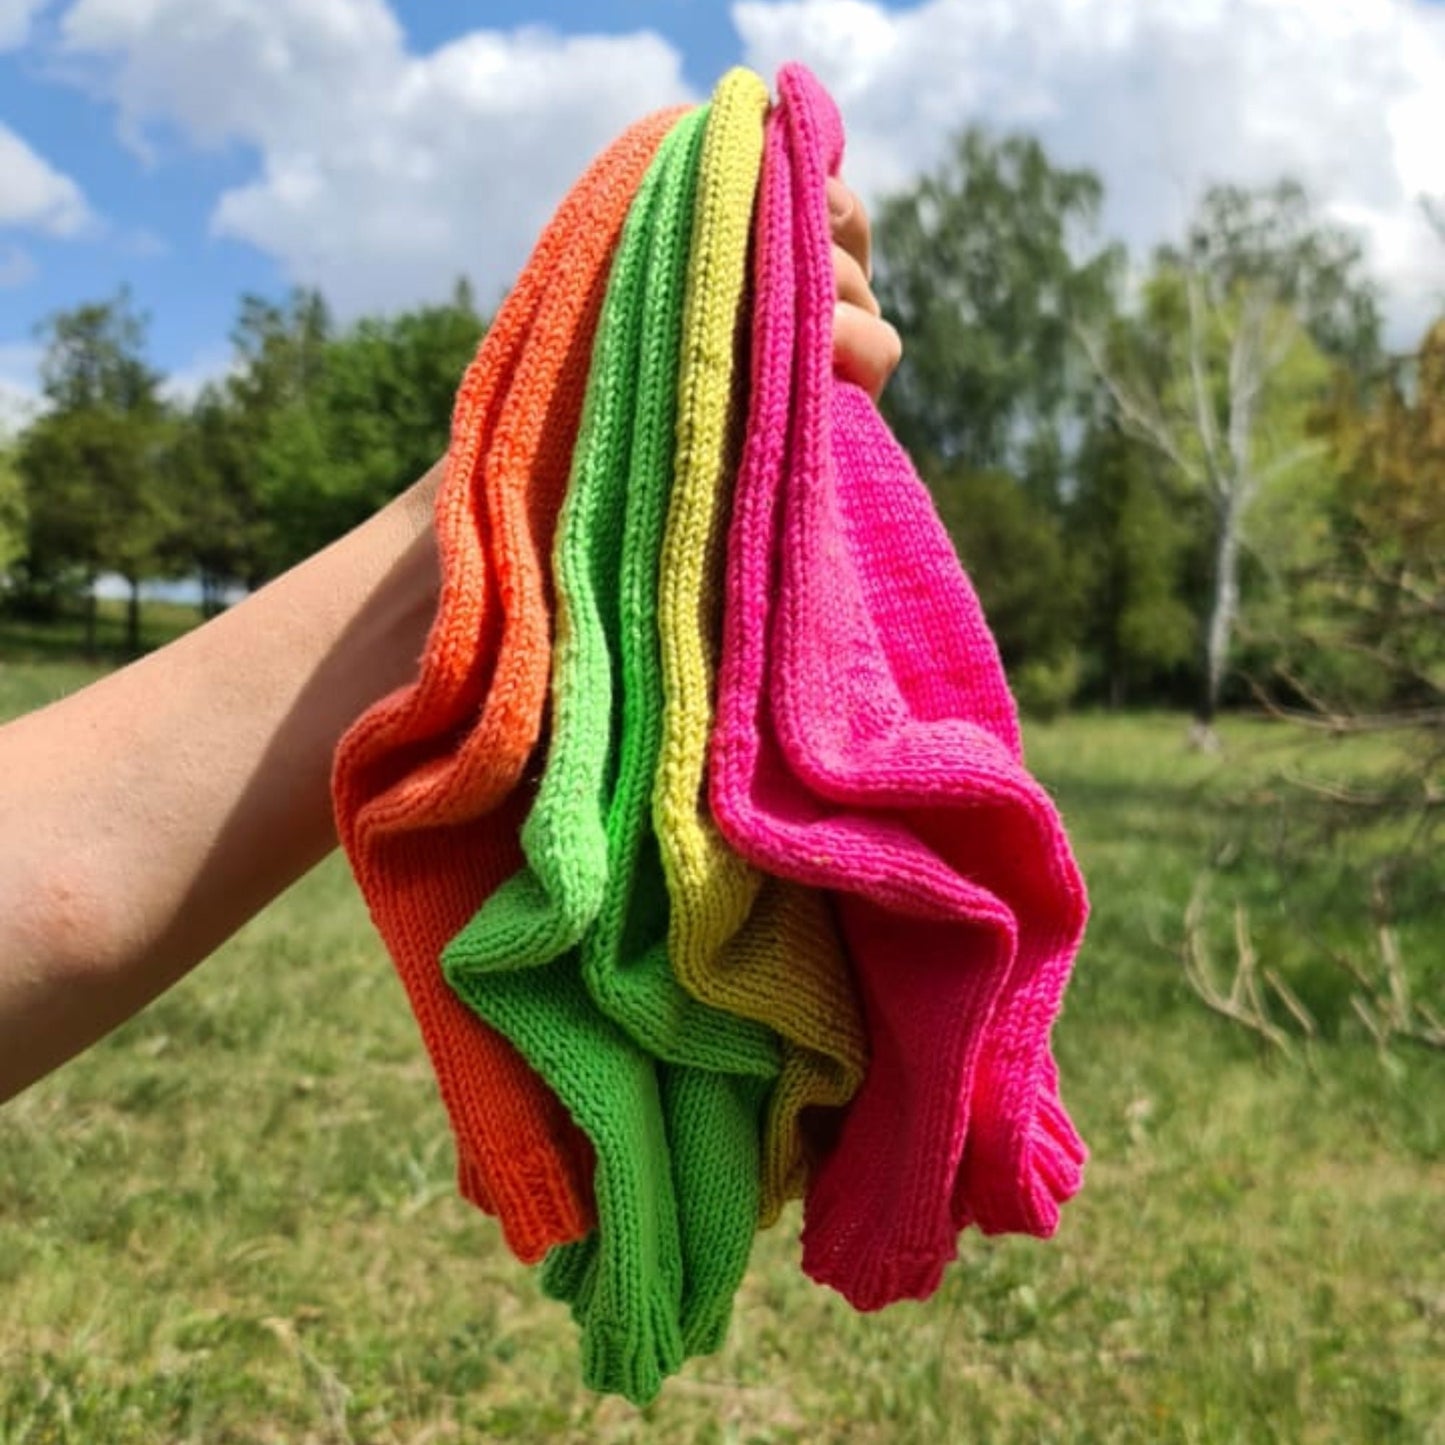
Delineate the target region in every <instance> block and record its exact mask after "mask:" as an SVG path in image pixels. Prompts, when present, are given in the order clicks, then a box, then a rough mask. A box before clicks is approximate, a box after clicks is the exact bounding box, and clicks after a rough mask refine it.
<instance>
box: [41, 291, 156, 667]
mask: <svg viewBox="0 0 1445 1445" xmlns="http://www.w3.org/2000/svg"><path fill="white" fill-rule="evenodd" d="M40 334H41V337H42V338H43V340H44V342H45V353H44V357H43V359H42V362H41V385H42V390H43V392H44V395H45V398H46V400H47V402H48V403H49V405H48V408H47V409H46V410H45V411H44V412H43V413H42V414H41V415H40V416H39V417H38V418H37V419H36V420H35V421H34V422H33V423H32V424H31V425H30V427H29V428H28V429H27V431H26V433H25V435H24V438H23V440H22V443H21V449H20V458H19V463H20V470H21V473H22V476H23V477H24V481H25V498H26V506H27V510H28V513H29V538H28V543H29V546H28V551H29V562H30V566H31V569H32V573H38V574H40V575H42V576H44V575H50V576H54V575H55V574H56V573H58V572H63V571H65V570H66V569H75V570H77V571H78V572H79V574H80V576H81V577H82V578H83V580H84V583H85V586H86V593H87V599H88V601H87V619H88V626H87V641H88V644H89V645H91V646H94V641H95V631H94V615H95V614H94V584H95V580H96V578H97V577H98V576H99V575H100V574H101V573H103V572H115V573H118V574H119V575H120V576H121V577H123V578H124V579H125V581H126V583H127V584H128V586H129V588H130V605H129V608H128V611H127V627H126V642H127V646H128V648H129V649H130V650H131V651H137V650H138V649H139V646H140V587H141V583H142V582H143V581H145V580H146V579H147V578H150V577H153V576H155V575H157V574H158V572H160V571H161V570H162V568H163V565H164V563H163V559H164V555H165V549H166V544H167V540H168V537H169V535H170V533H171V531H172V529H173V527H174V514H173V512H172V509H171V507H170V498H169V495H168V492H167V489H166V487H165V486H164V476H163V465H162V462H163V451H164V436H165V422H166V419H165V409H164V407H163V405H162V403H161V400H160V395H159V386H160V377H159V375H158V374H157V373H156V372H155V371H153V370H152V369H151V367H150V366H149V364H148V363H147V361H146V359H145V355H144V349H145V334H146V325H145V321H144V319H143V318H142V317H141V316H140V315H139V314H138V313H137V312H136V311H135V310H134V308H133V306H132V304H131V300H130V296H129V294H128V293H127V292H125V291H122V292H121V293H120V294H119V295H118V296H116V297H114V298H112V299H111V300H109V301H101V302H92V303H88V304H86V305H82V306H78V307H75V308H74V309H73V310H69V311H60V312H57V313H56V314H55V315H54V316H52V317H51V318H50V319H49V320H48V321H47V322H46V323H44V325H43V326H42V327H41V328H40Z"/></svg>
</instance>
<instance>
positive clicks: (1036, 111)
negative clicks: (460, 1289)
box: [732, 0, 1445, 339]
mask: <svg viewBox="0 0 1445 1445" xmlns="http://www.w3.org/2000/svg"><path fill="white" fill-rule="evenodd" d="M732 13H733V18H734V22H735V24H736V26H737V28H738V31H739V33H740V35H741V36H742V39H743V43H744V49H745V52H746V55H745V58H746V61H747V63H749V64H751V65H754V66H755V67H757V68H758V69H760V70H762V71H763V73H764V74H768V73H770V72H771V71H772V70H773V69H775V68H776V66H777V65H778V64H780V63H781V62H782V61H784V60H787V59H793V58H796V59H800V60H804V61H806V62H807V63H808V64H810V65H812V66H813V67H814V69H815V70H816V71H817V73H818V75H819V77H820V78H821V79H822V80H823V81H824V82H825V83H826V84H827V85H828V86H829V88H830V89H831V90H832V92H833V94H834V96H835V97H836V98H837V100H838V102H839V105H840V107H841V108H842V110H843V113H844V116H845V119H846V121H847V123H848V130H849V138H850V141H849V155H848V161H847V171H848V174H849V176H850V178H851V179H852V180H853V182H854V184H855V185H857V187H858V188H859V189H860V190H861V191H862V192H863V193H864V194H865V196H867V195H872V196H876V195H877V194H879V193H880V192H882V191H885V190H888V189H893V188H897V187H900V186H902V185H905V184H906V183H907V182H908V181H910V180H911V179H912V178H913V177H915V176H916V175H918V174H919V173H920V172H922V171H924V170H926V169H928V168H930V167H931V166H932V165H933V164H935V163H936V162H937V161H938V160H939V159H940V158H941V154H942V150H943V145H944V143H945V140H946V137H947V136H948V135H949V134H951V133H952V132H954V131H956V130H957V129H959V128H960V127H962V126H963V125H965V124H967V123H968V122H970V121H975V120H980V121H985V122H989V123H992V124H994V125H996V126H999V127H1018V128H1025V129H1028V130H1031V131H1034V132H1035V133H1037V134H1038V135H1039V136H1040V137H1041V138H1042V140H1043V141H1044V143H1045V145H1046V147H1047V148H1048V150H1049V152H1050V154H1051V155H1052V156H1053V157H1054V158H1055V159H1056V160H1057V161H1059V162H1061V163H1066V164H1070V165H1088V166H1091V167H1093V168H1094V169H1095V170H1097V171H1098V172H1099V173H1100V174H1101V175H1102V177H1103V178H1104V181H1105V185H1106V188H1107V193H1108V202H1107V210H1106V215H1105V223H1106V226H1107V229H1108V230H1109V231H1110V232H1111V233H1112V234H1115V235H1121V236H1123V237H1124V238H1125V239H1126V240H1128V241H1129V242H1130V244H1131V245H1132V246H1133V247H1135V248H1136V249H1137V250H1143V249H1145V248H1147V247H1149V246H1151V245H1153V244H1154V243H1155V242H1157V241H1159V240H1161V239H1163V238H1165V237H1166V236H1170V235H1177V234H1178V232H1179V230H1180V229H1181V227H1182V224H1183V222H1184V219H1185V217H1186V216H1187V215H1188V213H1189V210H1190V208H1191V206H1192V204H1193V202H1194V200H1195V198H1196V197H1197V195H1198V194H1199V192H1200V190H1201V189H1202V187H1203V186H1204V185H1205V184H1207V183H1209V182H1210V181H1215V180H1237V181H1240V182H1243V183H1245V184H1263V183H1266V182H1268V181H1271V180H1273V179H1275V178H1276V177H1278V176H1279V175H1281V174H1283V173H1286V172H1288V173H1291V174H1293V175H1296V176H1298V177H1299V178H1300V179H1301V180H1303V181H1304V182H1305V183H1306V184H1307V185H1308V186H1309V187H1310V189H1311V191H1312V192H1313V194H1314V195H1315V196H1316V198H1317V199H1318V200H1319V201H1320V202H1321V204H1322V205H1323V207H1324V208H1325V209H1326V210H1327V212H1328V213H1329V214H1331V215H1332V216H1333V217H1335V218H1337V219H1338V220H1340V221H1341V222H1345V223H1348V224H1350V225H1353V226H1356V227H1358V228H1359V229H1360V231H1361V232H1362V233H1363V234H1364V236H1365V238H1366V240H1367V244H1368V247H1369V254H1370V260H1371V263H1372V266H1373V267H1374V269H1375V271H1376V273H1377V274H1378V275H1379V276H1380V277H1381V278H1382V279H1383V280H1384V281H1385V283H1386V284H1387V285H1388V287H1389V288H1390V292H1391V300H1390V314H1391V322H1392V330H1393V331H1394V332H1395V333H1396V335H1397V336H1399V337H1401V338H1403V339H1409V338H1410V334H1411V333H1412V332H1413V331H1415V330H1416V329H1417V328H1418V326H1419V325H1420V323H1421V322H1422V321H1423V320H1424V319H1425V318H1426V317H1427V316H1429V315H1432V314H1434V312H1435V311H1436V310H1437V309H1438V306H1439V301H1440V293H1441V291H1442V289H1445V245H1442V244H1441V242H1440V241H1439V240H1438V239H1437V238H1436V237H1435V236H1434V235H1433V233H1431V232H1430V230H1429V228H1428V227H1427V226H1426V225H1425V224H1424V222H1423V219H1422V215H1421V211H1420V207H1419V197H1420V195H1421V194H1425V193H1435V194H1440V193H1445V147H1442V146H1441V144H1440V139H1439V138H1440V136H1441V135H1442V134H1445V8H1442V7H1438V6H1435V5H1431V4H1426V3H1423V0H1331V3H1323V0H1031V3H1030V4H1028V5H1020V4H1016V3H1013V0H927V3H924V4H921V5H919V6H917V7H915V8H913V9H911V10H907V11H902V12H889V11H887V10H884V9H883V8H882V7H880V6H878V5H875V4H871V3H868V0H783V3H777V4H769V3H757V0H754V3H742V4H737V5H734V7H733V12H732Z"/></svg>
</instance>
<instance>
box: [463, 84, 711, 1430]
mask: <svg viewBox="0 0 1445 1445" xmlns="http://www.w3.org/2000/svg"><path fill="white" fill-rule="evenodd" d="M704 123H705V112H704V111H695V112H693V113H692V114H690V115H688V116H686V117H684V118H683V119H682V120H680V121H679V122H678V124H677V126H676V128H675V129H674V130H673V131H672V132H671V134H669V135H668V137H667V139H666V140H664V142H663V143H662V147H661V149H660V151H659V152H658V156H657V160H656V162H655V163H654V165H653V166H652V167H651V169H649V171H648V172H647V175H646V177H645V178H644V180H643V182H642V186H641V189H640V190H639V192H638V195H637V198H636V201H635V202H634V204H633V207H632V211H631V214H630V215H629V216H628V219H627V225H626V228H625V230H624V232H623V237H622V243H621V246H620V247H619V249H618V252H617V256H616V259H615V261H614V263H613V267H612V274H611V278H610V280H609V283H608V288H607V296H606V301H605V302H604V305H603V311H602V318H601V321H600V324H599V326H598V330H597V336H596V342H595V347H594V351H593V356H592V366H591V371H590V374H589V377H588V384H587V401H586V408H585V411H584V414H583V419H582V427H581V432H580V435H579V436H578V438H577V442H576V450H575V454H574V459H573V468H572V482H571V486H570V488H569V489H568V491H567V494H566V498H565V501H564V503H563V506H562V515H561V518H560V521H559V523H558V529H557V545H556V554H555V559H554V575H555V581H556V588H557V638H556V647H555V652H554V657H553V687H552V738H551V747H550V749H549V751H548V755H547V760H546V766H545V770H544V772H543V775H542V779H541V782H540V784H539V787H538V791H537V798H536V803H535V805H534V806H533V808H532V811H531V813H530V814H529V815H528V817H527V820H526V823H525V825H524V827H523V829H522V847H523V852H524V854H525V857H526V865H525V867H523V868H522V869H521V870H519V872H518V873H517V875H516V876H515V877H514V878H513V879H512V880H510V881H509V882H508V883H507V884H506V885H505V886H504V887H503V888H501V889H499V890H498V892H497V893H495V894H494V895H493V896H492V897H491V898H490V899H489V900H488V901H487V903H486V904H485V905H484V906H483V907H482V909H481V910H480V911H479V912H478V914H477V916H476V917H475V918H474V919H473V920H471V922H469V923H468V925H467V926H466V927H465V928H464V929H463V930H462V931H461V932H460V933H459V934H458V936H457V937H456V938H455V939H454V940H453V941H452V942H451V943H450V944H449V945H448V946H447V948H446V949H445V951H444V952H443V955H442V967H443V970H444V972H445V973H446V976H447V979H448V980H449V982H450V983H451V984H452V986H453V988H455V989H456V990H457V992H458V993H459V994H460V995H461V997H462V998H464V999H465V1001H466V1002H467V1004H468V1005H469V1006H471V1007H472V1008H474V1009H475V1010H477V1012H478V1013H480V1014H481V1015H482V1016H483V1017H484V1018H486V1019H488V1021H489V1022H491V1023H492V1024H493V1025H495V1026H496V1027H497V1028H498V1029H499V1030H500V1031H501V1032H502V1033H504V1034H505V1035H506V1036H507V1037H508V1038H510V1039H511V1040H513V1041H514V1042H515V1043H516V1045H517V1046H518V1048H520V1049H521V1050H522V1052H523V1053H524V1054H525V1055H526V1057H527V1058H528V1059H529V1060H530V1061H531V1062H532V1063H533V1065H534V1066H535V1067H536V1068H537V1069H538V1070H539V1071H540V1072H541V1074H542V1075H543V1077H544V1078H546V1079H547V1081H548V1082H549V1083H550V1084H551V1085H552V1086H553V1088H555V1089H556V1091H557V1093H558V1095H559V1096H560V1097H561V1098H562V1100H563V1101H564V1103H565V1104H566V1105H567V1108H568V1109H569V1111H570V1112H571V1114H572V1116H573V1118H575V1119H576V1120H577V1121H578V1123H579V1124H580V1125H581V1126H582V1128H583V1129H584V1130H585V1131H586V1133H587V1135H588V1137H589V1138H590V1139H591V1140H592V1142H593V1145H594V1147H595V1149H596V1152H597V1171H596V1179H595V1188H596V1197H597V1231H596V1238H595V1241H592V1242H589V1243H588V1244H587V1245H585V1246H581V1247H574V1248H573V1249H571V1250H569V1251H567V1252H566V1253H565V1254H564V1255H563V1256H562V1257H561V1258H559V1259H557V1260H556V1261H554V1262H551V1263H549V1267H548V1270H547V1274H546V1284H547V1288H548V1290H549V1292H551V1293H554V1294H557V1295H560V1296H564V1297H570V1299H571V1302H572V1304H573V1308H574V1314H575V1315H576V1317H577V1319H578V1323H579V1324H580V1325H581V1328H582V1352H583V1374H584V1378H585V1379H586V1381H587V1383H588V1384H589V1385H591V1386H592V1387H593V1388H596V1389H601V1390H618V1391H621V1392H622V1393H624V1394H626V1395H628V1396H629V1397H630V1398H632V1399H634V1400H639V1401H642V1400H647V1399H650V1398H651V1397H652V1396H653V1395H654V1394H655V1393H656V1392H657V1389H658V1388H659V1387H660V1385H661V1382H662V1379H663V1378H664V1377H665V1376H666V1375H667V1374H669V1373H671V1372H672V1371H673V1370H675V1369H676V1368H678V1366H679V1365H680V1364H681V1362H682V1357H683V1346H682V1338H681V1332H680V1319H679V1310H680V1302H681V1294H682V1258H681V1247H680V1242H679V1237H678V1219H677V1202H676V1197H675V1193H674V1187H673V1174H672V1162H671V1159H670V1155H669V1151H668V1139H667V1130H666V1126H665V1123H664V1114H663V1103H662V1098H661V1095H660V1094H659V1091H658V1077H657V1070H656V1067H655V1064H654V1060H653V1059H652V1057H651V1056H650V1055H648V1054H647V1053H646V1052H644V1051H643V1050H642V1049H641V1048H639V1047H638V1045H637V1044H636V1043H635V1041H634V1040H633V1039H632V1038H631V1037H630V1036H629V1035H628V1034H627V1033H626V1032H625V1031H624V1030H623V1029H621V1028H620V1027H618V1026H617V1025H616V1024H615V1023H614V1022H613V1020H612V1019H611V1018H609V1017H608V1016H607V1015H605V1014H604V1013H603V1012H601V1011H600V1010H599V1009H598V1008H597V1006H596V1003H595V1001H594V999H593V998H592V996H591V994H590V993H589V992H588V990H587V988H586V986H585V984H584V981H583V979H582V975H581V972H580V957H579V953H578V949H577V944H578V943H579V942H580V940H581V937H582V934H583V932H584V931H585V929H586V928H587V927H588V925H589V924H590V923H591V922H592V920H593V918H594V917H595V915H596V912H597V909H598V907H599V905H600V902H601V892H602V886H603V884H604V882H605V879H606V863H607V839H606V834H605V831H604V828H603V821H604V818H605V808H606V794H607V792H608V790H609V787H610V782H611V774H612V772H613V771H614V768H613V761H612V757H611V754H612V748H613V738H614V728H613V724H612V717H611V677H610V669H609V660H608V655H607V650H606V645H605V637H604V634H603V631H602V627H601V623H600V619H599V617H598V605H599V598H605V596H606V595H607V593H608V592H609V591H615V584H614V585H613V586H612V587H610V588H609V585H608V583H607V576H608V572H609V570H610V571H611V572H613V573H615V569H616V553H617V549H618V545H619V542H620V533H621V512H620V509H619V508H616V507H609V506H607V505H606V502H607V500H608V497H609V494H610V491H611V488H612V487H613V477H614V476H620V477H621V478H622V479H623V481H624V482H625V479H626V477H627V474H628V468H629V461H630V448H631V432H632V421H633V385H634V380H635V377H636V372H637V362H638V349H639V345H640V339H641V329H642V328H641V323H642V318H643V301H644V297H645V295H646V292H647V286H648V280H649V278H648V262H649V260H650V258H651V254H652V240H653V237H654V234H655V232H656V229H657V220H658V217H659V215H660V213H661V212H662V210H663V208H664V206H672V207H674V208H675V206H676V202H674V201H673V197H674V196H675V195H677V194H678V193H680V194H681V195H682V197H683V198H684V201H685V200H686V199H690V196H691V188H692V185H693V183H694V181H695V177H696V163H697V151H698V145H697V143H698V141H699V140H700V139H701V135H702V127H703V124H704Z"/></svg>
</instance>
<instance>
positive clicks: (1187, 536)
mask: <svg viewBox="0 0 1445 1445" xmlns="http://www.w3.org/2000/svg"><path fill="white" fill-rule="evenodd" d="M1161 471H1162V467H1161V466H1160V464H1159V463H1158V461H1157V459H1156V458H1155V457H1154V456H1153V455H1152V454H1151V453H1149V452H1147V451H1145V450H1144V449H1143V448H1141V447H1139V446H1138V445H1136V444H1135V443H1134V442H1132V441H1131V440H1130V439H1129V438H1128V437H1127V436H1125V435H1124V434H1123V433H1122V432H1121V431H1120V430H1119V428H1118V427H1117V426H1116V425H1114V423H1113V422H1112V421H1111V420H1109V419H1108V418H1107V417H1106V418H1103V419H1101V420H1100V421H1098V422H1096V423H1095V424H1094V425H1092V426H1091V427H1090V428H1089V431H1088V433H1087V434H1086V436H1085V439H1084V443H1083V445H1082V447H1081V448H1080V453H1079V458H1078V462H1077V468H1076V473H1077V478H1076V485H1075V489H1074V491H1073V493H1072V495H1071V497H1070V499H1069V507H1068V521H1067V524H1066V527H1067V530H1066V535H1067V539H1068V543H1069V546H1070V548H1071V549H1072V551H1073V554H1074V556H1075V558H1076V560H1077V563H1078V565H1079V568H1080V573H1081V577H1082V583H1081V586H1082V593H1083V598H1082V607H1081V612H1082V616H1083V617H1084V619H1085V622H1084V627H1083V637H1082V642H1083V645H1084V647H1085V649H1086V651H1087V653H1088V656H1089V659H1090V663H1091V666H1092V670H1093V671H1094V672H1095V674H1096V676H1097V681H1098V684H1099V686H1100V687H1101V688H1102V690H1103V693H1104V696H1105V697H1106V698H1107V700H1108V702H1109V704H1110V706H1111V707H1120V706H1122V705H1123V704H1124V703H1125V702H1126V701H1128V700H1129V699H1130V698H1131V697H1133V696H1138V695H1139V694H1140V692H1141V691H1144V690H1147V689H1150V688H1152V687H1156V686H1157V685H1158V684H1159V683H1160V681H1161V680H1164V679H1167V678H1168V677H1169V675H1170V674H1172V673H1174V672H1175V671H1177V670H1178V669H1179V668H1180V667H1181V666H1182V665H1184V664H1185V663H1186V662H1187V661H1188V659H1189V657H1190V656H1191V655H1192V653H1193V651H1194V647H1195V637H1196V633H1197V628H1196V624H1195V620H1194V614H1193V612H1192V611H1191V608H1190V599H1189V596H1188V584H1189V573H1190V562H1191V560H1192V559H1191V551H1192V549H1193V546H1194V539H1195V537H1196V535H1197V532H1198V524H1199V520H1200V518H1199V511H1200V507H1199V504H1198V499H1197V498H1184V499H1180V498H1177V497H1176V496H1173V495H1171V493H1170V490H1169V488H1168V485H1167V482H1166V479H1165V478H1164V477H1163V476H1161ZM1181 502H1182V505H1181Z"/></svg>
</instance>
